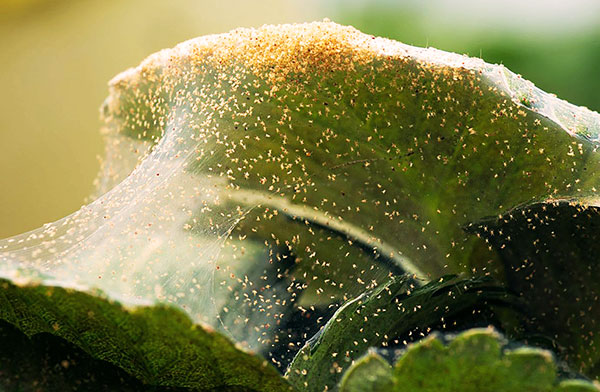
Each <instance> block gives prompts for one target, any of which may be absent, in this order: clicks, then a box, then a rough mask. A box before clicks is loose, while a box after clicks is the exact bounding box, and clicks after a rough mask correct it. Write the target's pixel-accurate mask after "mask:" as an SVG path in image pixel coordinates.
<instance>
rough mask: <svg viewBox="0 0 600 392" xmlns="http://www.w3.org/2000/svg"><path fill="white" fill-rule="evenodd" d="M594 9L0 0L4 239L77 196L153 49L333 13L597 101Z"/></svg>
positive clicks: (571, 5) (307, 0) (312, 1)
mask: <svg viewBox="0 0 600 392" xmlns="http://www.w3.org/2000/svg"><path fill="white" fill-rule="evenodd" d="M594 15H596V17H594ZM597 15H600V2H595V1H593V0H572V1H570V2H559V1H553V0H532V1H529V2H527V3H526V4H524V3H523V2H520V1H516V0H506V1H503V2H497V1H493V2H492V1H490V2H486V1H475V0H457V1H450V0H436V1H417V0H409V1H386V0H379V1H361V0H346V1H341V0H331V1H321V2H320V1H317V0H303V1H297V0H286V1H284V0H279V1H276V0H253V1H232V0H220V1H207V0H102V1H100V0H77V1H73V0H0V53H1V54H0V238H3V237H7V236H10V235H14V234H18V233H21V232H24V231H27V230H31V229H34V228H36V227H38V226H40V225H42V224H43V223H46V222H50V221H53V220H56V219H59V218H61V217H63V216H65V215H68V214H69V213H71V212H74V211H75V210H77V209H78V208H79V207H80V206H81V205H82V204H83V203H84V200H85V198H86V197H87V196H88V195H90V194H91V192H92V191H93V185H92V182H93V180H94V178H95V176H96V174H97V171H98V169H99V162H98V157H99V156H100V155H102V154H103V144H102V140H101V138H100V135H99V133H98V129H99V120H98V108H99V107H100V104H101V103H102V101H103V100H104V98H105V97H106V95H107V87H106V85H107V82H108V80H110V79H111V78H112V77H113V76H114V75H116V74H117V73H119V72H121V71H123V70H125V69H127V68H128V67H131V66H135V65H137V64H138V63H139V62H140V61H141V60H142V59H143V58H144V57H146V56H147V55H149V54H151V53H153V52H156V51H157V50H159V49H162V48H165V47H171V46H174V45H175V44H177V43H179V42H181V41H184V40H187V39H190V38H193V37H196V36H199V35H204V34H210V33H220V32H226V31H228V30H231V29H233V28H236V27H240V26H243V27H250V26H260V25H262V24H265V23H269V24H276V23H285V22H303V21H311V20H320V19H323V18H324V17H329V18H331V19H332V20H334V21H337V22H339V23H343V24H352V25H355V26H356V27H357V28H359V29H361V30H362V31H365V32H367V33H371V34H376V35H383V36H387V37H391V38H395V39H399V40H400V41H403V42H406V43H409V44H414V45H418V46H427V45H430V46H435V47H438V48H440V49H445V50H450V51H457V52H460V53H467V54H470V55H472V56H477V57H479V56H481V57H483V58H484V59H485V60H486V61H489V62H496V63H499V62H502V63H504V64H505V65H507V66H508V67H509V68H511V69H512V70H513V71H515V72H518V73H521V74H523V75H524V76H525V77H526V78H528V79H530V80H533V81H534V82H535V83H536V84H538V85H539V86H540V87H542V88H544V89H546V90H548V91H551V92H554V93H557V94H558V95H559V97H563V98H566V99H568V100H571V101H572V102H573V103H576V104H580V105H586V106H588V107H590V108H592V109H595V110H598V109H600V73H599V72H598V71H597V70H598V69H600V39H599V37H600V28H599V27H598V23H600V18H597Z"/></svg>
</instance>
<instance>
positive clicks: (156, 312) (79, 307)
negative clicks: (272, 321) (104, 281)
mask: <svg viewBox="0 0 600 392" xmlns="http://www.w3.org/2000/svg"><path fill="white" fill-rule="evenodd" d="M1 285H2V288H1V290H0V319H1V320H4V321H7V322H9V323H11V324H13V325H15V326H16V327H17V328H18V329H19V330H20V331H22V332H24V333H25V334H26V335H27V336H29V337H32V338H33V337H36V336H40V335H43V334H51V335H54V336H56V337H59V338H61V339H64V341H66V342H68V343H70V344H72V345H74V346H75V347H77V348H78V349H80V350H82V351H84V352H86V353H87V354H89V355H90V356H91V357H92V358H95V359H97V360H102V361H106V362H109V363H111V364H113V365H115V366H117V367H118V368H120V369H122V370H124V371H125V372H126V373H127V374H129V375H130V376H133V377H135V378H137V380H139V382H141V383H143V384H147V385H150V386H170V387H187V388H192V389H195V390H213V389H218V388H234V387H236V388H245V389H246V390H255V391H291V390H292V388H291V387H290V386H289V384H287V383H286V382H285V381H284V380H283V378H282V377H281V376H280V375H279V374H278V372H277V371H276V370H275V369H274V368H273V367H272V366H271V365H269V364H268V363H267V362H266V361H265V360H264V359H261V358H260V357H256V356H254V355H251V354H248V353H246V352H243V351H241V350H240V349H238V348H236V347H235V345H234V344H233V343H231V342H230V341H229V340H228V339H226V338H225V337H223V336H222V335H220V334H219V333H217V332H215V331H212V330H210V329H206V328H204V327H202V326H199V325H194V324H192V322H191V321H190V320H189V318H188V317H187V316H186V315H185V314H184V313H182V312H181V311H178V310H176V309H174V308H171V307H164V306H154V307H143V306H140V307H136V308H133V309H126V308H123V307H122V306H121V305H120V304H118V303H114V302H110V301H108V300H106V299H102V298H100V297H98V296H96V295H91V294H87V293H82V292H78V291H74V290H70V289H64V288H61V287H45V286H34V287H32V286H25V287H19V286H15V285H14V284H11V283H9V282H7V281H2V283H1ZM6 354H7V353H6V352H4V353H3V355H6ZM3 371H5V370H4V369H0V372H3ZM7 381H10V380H7ZM21 381H22V382H23V384H24V383H26V382H27V380H21ZM132 382H133V381H132ZM51 387H56V386H51Z"/></svg>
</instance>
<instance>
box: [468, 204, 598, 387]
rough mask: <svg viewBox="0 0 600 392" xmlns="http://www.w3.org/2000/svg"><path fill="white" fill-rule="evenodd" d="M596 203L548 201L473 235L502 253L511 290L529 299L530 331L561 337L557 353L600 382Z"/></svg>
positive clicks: (481, 225) (488, 222)
mask: <svg viewBox="0 0 600 392" xmlns="http://www.w3.org/2000/svg"><path fill="white" fill-rule="evenodd" d="M595 203H596V202H595V201H594V200H593V199H587V200H586V199H583V198H580V199H573V200H547V201H545V202H541V203H537V204H531V205H526V206H520V207H518V208H516V209H514V210H511V211H508V212H507V213H505V214H503V215H500V216H496V217H492V218H488V219H484V220H482V221H480V222H478V223H476V224H472V225H470V226H469V227H468V230H470V231H472V232H476V233H477V234H478V235H480V236H481V237H482V238H485V239H486V241H488V242H489V244H490V245H491V246H492V247H493V248H494V249H495V250H496V251H497V252H498V254H499V255H500V256H501V257H502V261H503V263H504V264H505V265H506V267H507V268H506V279H507V281H508V282H510V286H511V287H512V288H513V290H515V291H516V292H517V293H520V294H522V295H523V296H526V297H527V300H526V301H524V306H525V308H526V309H527V311H526V313H527V314H529V315H530V317H531V318H530V319H529V320H528V321H527V323H526V324H527V325H526V326H525V327H526V330H527V331H528V332H529V333H530V334H532V335H534V334H542V335H545V336H549V337H555V339H554V341H553V345H554V347H553V349H554V350H555V351H556V352H557V353H559V354H560V355H561V357H562V358H563V359H565V360H567V361H569V362H570V363H571V364H572V366H573V368H575V369H577V370H579V371H584V372H586V373H588V374H592V375H598V374H599V371H600V350H599V349H598V347H600V336H599V334H598V324H597V323H598V315H599V314H600V303H599V302H598V298H599V296H600V284H599V283H598V276H599V274H600V268H599V264H598V255H599V254H600V207H597V206H596V205H594V204H595ZM534 339H535V338H534V337H532V340H534Z"/></svg>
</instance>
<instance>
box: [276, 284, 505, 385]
mask: <svg viewBox="0 0 600 392" xmlns="http://www.w3.org/2000/svg"><path fill="white" fill-rule="evenodd" d="M513 301H514V299H513ZM490 303H493V304H504V305H508V304H510V303H511V297H510V296H509V295H508V294H507V293H506V292H505V291H504V290H503V289H502V288H500V287H498V286H495V285H494V283H493V282H492V281H491V280H490V279H487V278H479V279H477V278H473V279H469V280H458V279H456V278H453V277H446V278H443V279H440V280H439V281H437V282H432V283H429V284H427V285H425V286H423V287H421V288H417V289H415V287H414V285H413V284H412V283H411V281H410V279H407V278H406V277H396V278H392V279H391V280H390V281H389V282H388V283H386V284H384V285H381V286H379V287H377V288H375V289H374V290H372V291H370V292H367V293H365V294H363V295H361V296H359V297H357V298H356V299H354V300H352V301H349V302H348V303H346V304H345V305H343V306H342V307H341V308H340V309H338V311H337V312H336V313H335V314H334V315H333V317H332V318H331V319H330V320H329V321H328V322H327V324H326V325H325V326H324V327H323V329H322V330H321V331H319V333H318V334H317V335H316V336H315V337H313V338H311V339H310V340H309V341H308V342H307V343H306V345H305V346H304V347H303V348H302V349H301V350H300V351H299V352H298V354H296V357H295V358H294V360H293V362H292V363H291V365H290V367H289V369H288V371H287V372H286V377H287V378H288V380H289V381H290V382H291V383H292V384H293V385H295V386H296V387H297V388H298V389H301V390H307V391H320V390H322V389H323V386H327V387H328V388H333V387H334V386H335V385H336V384H337V383H338V381H339V378H340V377H341V375H342V374H343V373H342V372H343V371H344V370H345V369H347V368H348V367H349V366H350V365H351V363H352V362H353V361H354V360H356V359H358V358H359V357H361V356H362V355H363V354H364V353H365V352H366V351H367V350H368V348H369V347H373V346H375V347H377V346H380V345H384V346H387V345H388V344H392V345H394V344H396V345H397V344H402V339H408V337H407V335H409V334H411V333H412V332H414V333H417V328H418V329H420V330H422V331H429V328H428V327H432V326H436V325H438V324H440V323H441V324H442V325H444V326H445V323H446V322H447V323H448V324H449V325H451V324H452V323H453V319H454V318H459V317H456V316H458V315H460V317H462V318H467V317H465V315H468V314H469V313H470V312H474V311H475V309H477V308H478V307H479V311H481V307H485V306H489V304H490Z"/></svg>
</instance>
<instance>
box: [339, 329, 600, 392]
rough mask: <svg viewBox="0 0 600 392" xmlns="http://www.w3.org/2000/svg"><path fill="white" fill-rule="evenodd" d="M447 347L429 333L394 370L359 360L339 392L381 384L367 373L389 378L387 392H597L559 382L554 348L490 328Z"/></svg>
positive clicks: (375, 360)
mask: <svg viewBox="0 0 600 392" xmlns="http://www.w3.org/2000/svg"><path fill="white" fill-rule="evenodd" d="M448 339H450V342H449V343H448V344H447V345H445V344H444V343H442V341H441V340H440V339H439V337H437V336H435V335H430V336H428V337H426V338H424V339H423V340H421V341H419V342H418V343H416V344H413V345H410V346H409V347H408V349H407V350H406V352H405V353H403V354H402V356H401V357H400V358H399V359H398V361H397V362H396V364H395V365H394V367H393V369H392V367H391V366H390V365H388V364H387V362H386V361H385V360H383V359H382V358H381V357H379V356H378V355H377V354H374V353H371V354H369V355H368V356H366V357H364V358H362V359H360V360H358V361H356V362H355V363H354V364H353V365H352V367H351V368H350V369H349V370H348V371H347V372H346V374H345V375H344V377H343V379H342V382H341V385H340V392H366V391H371V390H373V389H372V388H377V387H379V385H380V384H378V381H377V380H376V379H374V378H369V377H366V376H365V375H366V374H368V373H369V374H377V375H379V378H378V379H383V380H386V382H387V383H388V384H387V389H385V390H386V391H390V392H392V391H397V392H404V391H407V392H408V391H413V392H426V391H431V392H433V391H436V392H454V391H456V392H459V391H460V392H471V391H472V392H488V391H489V392H512V391H523V392H563V391H564V392H566V391H582V392H583V391H589V392H592V391H598V390H600V388H598V386H595V385H594V384H592V383H591V382H588V381H584V380H564V381H559V380H558V377H557V372H556V365H555V363H554V359H553V356H552V354H551V352H549V351H545V350H541V349H536V348H531V347H525V346H523V347H518V348H508V347H506V346H505V343H504V341H503V338H502V337H501V336H500V335H499V334H498V333H497V332H495V331H494V330H491V329H472V330H468V331H465V332H463V333H461V334H459V335H457V336H456V337H448V336H446V340H448Z"/></svg>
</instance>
